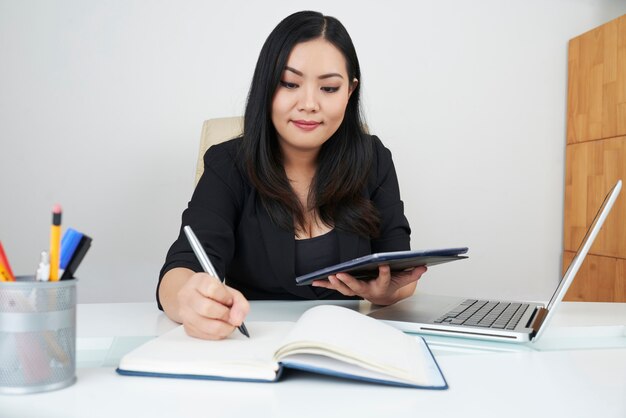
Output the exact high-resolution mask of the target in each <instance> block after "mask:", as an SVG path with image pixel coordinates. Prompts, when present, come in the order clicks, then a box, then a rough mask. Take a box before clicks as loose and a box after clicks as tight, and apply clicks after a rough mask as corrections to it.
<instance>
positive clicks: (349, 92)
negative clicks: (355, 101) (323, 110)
mask: <svg viewBox="0 0 626 418" xmlns="http://www.w3.org/2000/svg"><path fill="white" fill-rule="evenodd" d="M358 85H359V80H357V78H356V77H355V78H353V79H352V82H351V83H350V88H349V90H348V97H350V96H352V92H353V91H354V90H355V89H356V86H358Z"/></svg>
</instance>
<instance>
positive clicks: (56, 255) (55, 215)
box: [50, 204, 61, 282]
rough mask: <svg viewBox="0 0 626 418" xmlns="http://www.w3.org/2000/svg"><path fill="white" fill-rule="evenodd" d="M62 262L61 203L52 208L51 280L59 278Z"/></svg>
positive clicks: (54, 280)
mask: <svg viewBox="0 0 626 418" xmlns="http://www.w3.org/2000/svg"><path fill="white" fill-rule="evenodd" d="M60 262H61V205H59V204H56V205H54V207H53V208H52V225H51V226H50V281H52V282H56V281H58V280H59V263H60Z"/></svg>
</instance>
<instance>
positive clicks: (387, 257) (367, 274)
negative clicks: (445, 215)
mask: <svg viewBox="0 0 626 418" xmlns="http://www.w3.org/2000/svg"><path fill="white" fill-rule="evenodd" d="M467 250H468V248H467V247H460V248H443V249H439V250H421V251H393V252H388V253H375V254H370V255H366V256H363V257H359V258H355V259H354V260H350V261H346V262H344V263H339V264H335V265H334V266H330V267H326V268H323V269H320V270H317V271H314V272H311V273H307V274H304V275H302V276H298V277H296V285H298V286H304V285H309V284H311V282H312V281H313V280H317V279H327V278H328V276H330V275H331V274H336V273H350V274H351V275H352V276H354V277H355V278H357V279H360V280H369V279H375V278H376V277H378V266H381V265H384V264H388V265H390V266H391V271H403V270H407V269H411V268H413V267H418V266H434V265H436V264H442V263H448V262H450V261H456V260H463V259H465V258H468V257H467V256H465V255H462V254H465V253H467Z"/></svg>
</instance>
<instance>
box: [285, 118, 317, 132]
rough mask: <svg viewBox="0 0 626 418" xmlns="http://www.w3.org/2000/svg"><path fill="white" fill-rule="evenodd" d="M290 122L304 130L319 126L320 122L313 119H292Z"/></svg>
mask: <svg viewBox="0 0 626 418" xmlns="http://www.w3.org/2000/svg"><path fill="white" fill-rule="evenodd" d="M291 122H292V123H293V124H294V125H296V126H297V127H298V128H300V129H302V130H304V131H312V130H313V129H315V128H317V127H318V126H320V122H315V121H313V120H293V121H291Z"/></svg>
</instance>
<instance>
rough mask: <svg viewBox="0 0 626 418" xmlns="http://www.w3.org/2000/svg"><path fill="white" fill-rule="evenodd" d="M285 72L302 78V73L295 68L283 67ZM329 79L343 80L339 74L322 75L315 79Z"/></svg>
mask: <svg viewBox="0 0 626 418" xmlns="http://www.w3.org/2000/svg"><path fill="white" fill-rule="evenodd" d="M285 71H291V72H292V73H294V74H296V75H299V76H300V77H302V76H303V75H304V73H303V72H302V71H298V70H296V69H295V68H292V67H289V66H285ZM331 77H339V78H343V76H342V75H341V74H339V73H328V74H323V75H321V76H319V77H317V78H319V79H320V80H324V79H326V78H331Z"/></svg>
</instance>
